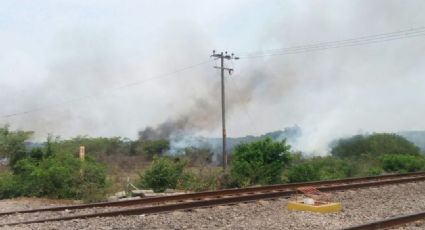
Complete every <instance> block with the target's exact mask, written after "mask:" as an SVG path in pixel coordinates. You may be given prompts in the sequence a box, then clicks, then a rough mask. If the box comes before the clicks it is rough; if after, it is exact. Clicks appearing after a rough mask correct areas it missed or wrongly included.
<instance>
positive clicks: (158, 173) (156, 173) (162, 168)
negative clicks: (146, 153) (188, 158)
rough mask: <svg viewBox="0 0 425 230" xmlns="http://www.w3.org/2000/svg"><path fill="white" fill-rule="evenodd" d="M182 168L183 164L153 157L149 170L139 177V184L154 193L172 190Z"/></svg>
mask: <svg viewBox="0 0 425 230" xmlns="http://www.w3.org/2000/svg"><path fill="white" fill-rule="evenodd" d="M184 166H185V162H182V161H178V162H175V161H172V160H170V159H169V158H166V157H156V156H155V157H154V158H153V161H152V164H151V166H150V168H149V169H147V170H146V171H145V173H144V174H143V175H141V176H140V182H139V184H140V185H141V186H142V187H145V188H152V189H153V191H154V192H164V191H165V190H166V189H167V188H172V189H174V188H176V186H177V181H178V179H179V178H180V177H181V175H182V173H183V169H184Z"/></svg>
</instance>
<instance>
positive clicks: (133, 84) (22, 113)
mask: <svg viewBox="0 0 425 230" xmlns="http://www.w3.org/2000/svg"><path fill="white" fill-rule="evenodd" d="M210 62H211V60H207V61H203V62H199V63H196V64H193V65H189V66H186V67H182V68H179V69H176V70H174V71H172V72H168V73H164V74H159V75H156V76H153V77H150V78H147V79H144V80H140V81H134V82H131V83H127V84H124V85H121V86H118V87H114V88H109V89H107V90H108V91H106V92H105V91H104V92H100V93H95V94H90V95H86V96H82V97H77V98H73V99H70V100H67V101H62V102H59V103H54V104H50V105H45V106H40V107H38V108H33V109H30V110H27V111H22V112H16V113H11V114H5V115H2V116H0V118H1V119H5V118H10V117H16V116H22V115H26V114H30V113H35V112H38V111H42V110H47V109H51V108H55V107H60V106H64V105H66V104H70V103H73V102H77V101H81V100H86V99H89V98H94V97H99V96H106V95H107V94H108V93H109V92H110V91H115V90H121V89H124V88H129V87H134V86H137V85H142V84H144V83H146V82H148V81H152V80H157V79H161V78H166V77H170V76H173V75H174V74H177V73H181V72H184V71H187V70H190V69H193V68H196V67H198V66H201V65H204V64H207V63H210Z"/></svg>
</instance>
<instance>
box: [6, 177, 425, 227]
mask: <svg viewBox="0 0 425 230" xmlns="http://www.w3.org/2000/svg"><path fill="white" fill-rule="evenodd" d="M424 180H425V172H416V173H405V174H392V175H383V176H373V177H359V178H348V179H341V180H330V181H317V182H307V183H291V184H280V185H270V186H261V187H248V188H241V189H225V190H218V191H207V192H198V193H187V194H179V195H171V196H162V197H150V198H141V199H136V200H125V201H115V202H102V203H94V204H83V205H72V206H60V207H52V208H42V209H29V210H19V211H13V212H2V213H0V216H3V217H2V219H3V218H5V217H13V216H14V215H18V214H19V215H28V214H29V213H38V214H40V213H42V212H50V213H59V216H57V214H56V217H53V218H48V219H33V218H31V217H29V218H25V219H26V220H25V221H20V222H10V223H1V224H0V227H3V226H12V225H19V224H32V223H43V222H51V221H62V220H72V219H85V218H93V217H111V216H120V215H141V214H150V213H159V212H166V211H173V210H178V209H193V208H198V207H208V206H214V205H225V204H234V203H239V202H250V201H255V200H260V199H276V198H280V197H289V196H291V195H294V194H296V193H297V188H298V187H301V186H315V187H317V188H318V189H319V190H321V191H324V192H329V191H340V190H347V189H356V188H365V187H372V186H382V185H389V184H399V183H408V182H415V181H424ZM105 207H115V208H116V210H113V211H110V210H109V211H102V210H100V211H99V209H102V208H105ZM129 207H131V208H129ZM91 209H93V210H94V211H95V212H91V213H84V212H83V214H81V213H80V214H75V215H70V212H71V210H86V211H85V212H87V210H91ZM28 219H30V220H28Z"/></svg>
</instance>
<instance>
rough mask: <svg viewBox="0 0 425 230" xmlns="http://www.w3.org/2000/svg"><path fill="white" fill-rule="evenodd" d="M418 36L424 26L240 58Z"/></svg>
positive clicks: (294, 52) (424, 30)
mask: <svg viewBox="0 0 425 230" xmlns="http://www.w3.org/2000/svg"><path fill="white" fill-rule="evenodd" d="M419 36H425V27H421V28H416V29H409V30H400V31H395V32H391V33H384V34H375V35H369V36H362V37H357V38H351V39H344V40H337V41H328V42H320V43H313V44H308V45H302V46H293V47H287V48H282V49H271V50H265V51H258V52H251V53H250V54H247V55H245V56H243V55H242V56H241V58H244V59H250V58H260V57H269V56H281V55H289V54H298V53H307V52H315V51H321V50H327V49H335V48H342V47H352V46H361V45H369V44H373V43H381V42H387V41H393V40H399V39H406V38H412V37H419Z"/></svg>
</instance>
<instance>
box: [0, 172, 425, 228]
mask: <svg viewBox="0 0 425 230" xmlns="http://www.w3.org/2000/svg"><path fill="white" fill-rule="evenodd" d="M423 180H425V176H417V177H410V178H399V179H392V180H381V181H367V182H358V183H353V184H339V185H338V184H334V185H327V186H326V185H323V186H322V187H318V188H319V189H320V190H321V191H340V190H347V189H355V188H365V187H372V186H382V185H389V184H399V183H408V182H415V181H423ZM296 193H297V190H296V189H293V190H286V191H278V190H269V191H267V192H259V193H252V194H250V193H244V194H239V195H238V196H231V197H222V196H218V197H214V198H213V197H209V199H204V200H191V201H183V202H181V203H175V204H163V205H157V206H150V207H141V208H134V209H126V210H119V211H109V212H100V213H92V214H84V215H74V216H66V217H58V218H49V219H39V220H30V221H23V222H14V223H7V224H1V225H0V227H4V226H14V225H19V224H34V223H43V222H51V221H64V220H72V219H86V218H93V217H111V216H121V215H122V216H125V215H141V214H150V213H160V212H167V211H174V210H178V209H191V208H199V207H209V206H214V205H224V204H232V203H239V202H249V201H255V200H260V199H273V198H278V197H288V196H291V195H294V194H296ZM192 199H193V198H192Z"/></svg>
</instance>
